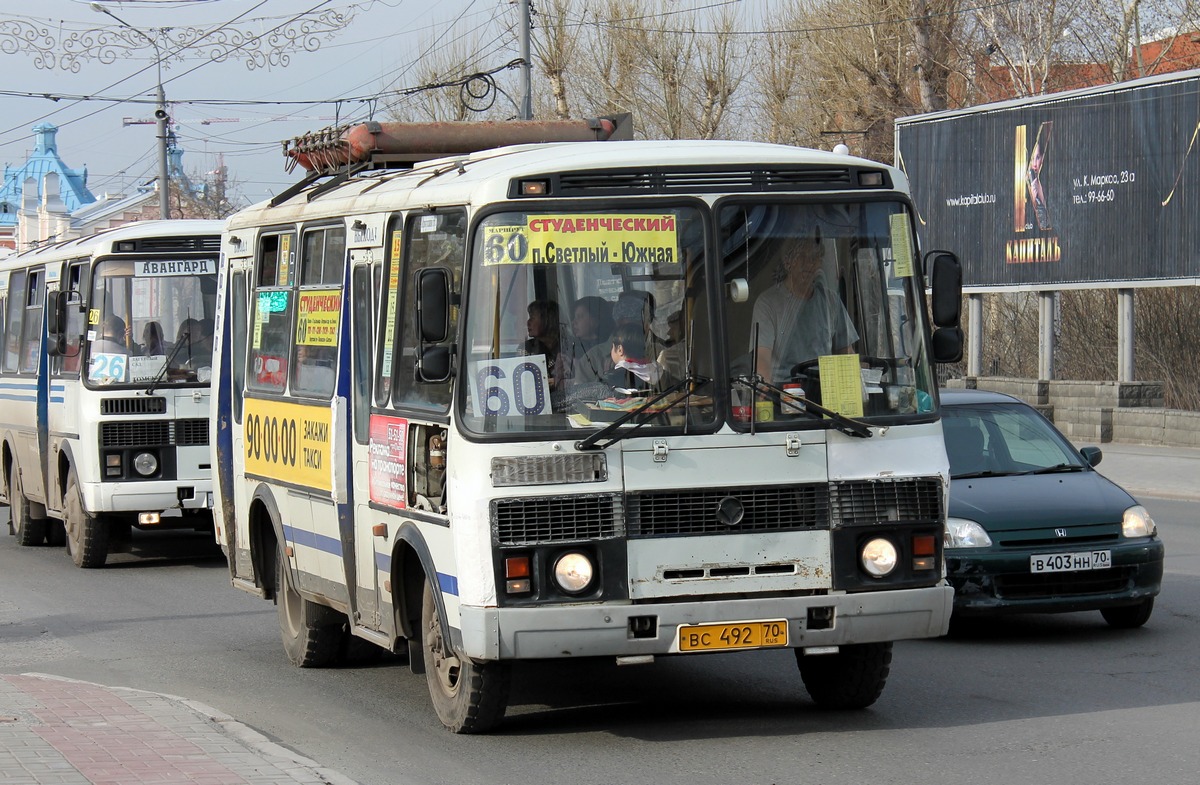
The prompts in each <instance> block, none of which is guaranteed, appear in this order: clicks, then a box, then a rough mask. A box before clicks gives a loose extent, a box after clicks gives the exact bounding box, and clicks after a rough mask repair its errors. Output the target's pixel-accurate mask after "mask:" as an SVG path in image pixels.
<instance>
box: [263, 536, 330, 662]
mask: <svg viewBox="0 0 1200 785" xmlns="http://www.w3.org/2000/svg"><path fill="white" fill-rule="evenodd" d="M275 606H276V608H277V610H278V613H279V634H280V637H282V638H283V650H284V652H286V653H287V658H288V659H289V660H290V661H291V663H292V664H293V665H295V666H296V667H298V668H323V667H325V666H327V665H331V664H333V663H334V662H335V661H336V660H337V659H338V655H339V654H340V653H341V651H342V643H343V637H344V635H345V632H344V629H345V619H344V618H343V617H342V615H341V614H339V613H338V612H337V611H335V610H334V609H333V608H330V607H327V606H325V605H319V604H318V603H315V602H313V601H311V600H306V599H304V598H303V597H301V596H300V592H298V591H296V589H295V588H294V587H293V586H292V575H291V571H290V570H289V569H288V568H287V556H285V555H284V554H283V553H282V552H280V553H279V554H277V555H276V556H275Z"/></svg>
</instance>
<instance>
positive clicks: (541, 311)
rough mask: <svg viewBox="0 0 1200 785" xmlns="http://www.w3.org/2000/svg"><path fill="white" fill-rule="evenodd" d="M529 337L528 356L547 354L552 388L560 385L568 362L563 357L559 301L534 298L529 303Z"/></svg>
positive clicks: (548, 373)
mask: <svg viewBox="0 0 1200 785" xmlns="http://www.w3.org/2000/svg"><path fill="white" fill-rule="evenodd" d="M525 326H526V329H527V330H528V332H529V339H528V340H527V341H525V354H526V356H534V355H539V354H541V355H545V357H546V376H547V378H548V379H549V381H550V389H552V390H553V389H555V388H556V387H558V386H559V382H561V381H562V380H563V378H564V376H565V375H566V366H567V365H568V363H567V362H565V361H563V359H562V356H561V355H562V328H561V325H560V323H559V320H558V303H556V302H554V301H553V300H534V301H533V302H531V303H530V304H529V321H528V322H526V323H525Z"/></svg>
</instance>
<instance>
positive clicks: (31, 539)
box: [8, 461, 49, 545]
mask: <svg viewBox="0 0 1200 785" xmlns="http://www.w3.org/2000/svg"><path fill="white" fill-rule="evenodd" d="M48 526H49V521H47V520H46V519H45V518H32V517H30V515H29V499H26V498H25V489H24V488H22V487H21V472H20V471H19V470H18V469H17V462H16V461H13V465H12V466H11V467H9V470H8V528H9V531H11V532H12V533H13V534H15V535H16V537H17V545H41V544H42V543H43V542H45V541H46V533H47V528H48Z"/></svg>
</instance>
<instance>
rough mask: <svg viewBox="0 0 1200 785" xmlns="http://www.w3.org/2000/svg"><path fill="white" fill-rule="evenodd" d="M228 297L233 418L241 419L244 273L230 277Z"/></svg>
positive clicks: (244, 330)
mask: <svg viewBox="0 0 1200 785" xmlns="http://www.w3.org/2000/svg"><path fill="white" fill-rule="evenodd" d="M230 281H231V283H230V286H229V297H230V299H231V300H232V302H231V303H230V305H231V309H230V310H231V315H230V324H231V325H232V326H233V349H232V356H231V358H230V367H231V368H232V369H233V420H234V422H239V423H240V422H241V421H242V392H243V391H244V390H245V389H246V387H245V385H246V274H245V273H234V274H233V275H232V276H231V277H230Z"/></svg>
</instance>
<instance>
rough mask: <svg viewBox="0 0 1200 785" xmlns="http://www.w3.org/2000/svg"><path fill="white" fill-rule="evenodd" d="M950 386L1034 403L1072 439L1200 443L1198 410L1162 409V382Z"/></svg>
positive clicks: (972, 380) (993, 381)
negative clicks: (995, 393) (1000, 394)
mask: <svg viewBox="0 0 1200 785" xmlns="http://www.w3.org/2000/svg"><path fill="white" fill-rule="evenodd" d="M946 386H947V387H967V388H969V389H980V390H991V391H993V392H1000V393H1005V394H1007V395H1012V396H1014V397H1016V398H1020V399H1021V400H1023V401H1025V402H1026V403H1029V404H1031V405H1033V406H1036V407H1037V408H1038V410H1039V411H1041V412H1042V414H1044V415H1046V416H1047V417H1049V418H1050V419H1051V420H1052V421H1053V422H1054V424H1055V425H1056V426H1057V427H1058V429H1059V430H1061V431H1062V432H1063V434H1064V435H1066V437H1067V438H1068V439H1070V440H1071V441H1073V442H1096V443H1104V442H1131V443H1134V444H1166V445H1172V446H1177V447H1200V412H1191V411H1184V410H1180V409H1164V408H1162V406H1163V388H1162V384H1161V383H1159V382H1076V381H1057V380H1056V381H1044V380H1039V379H1008V378H1001V377H995V376H978V377H966V378H964V379H954V380H951V381H948V382H947V383H946Z"/></svg>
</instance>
